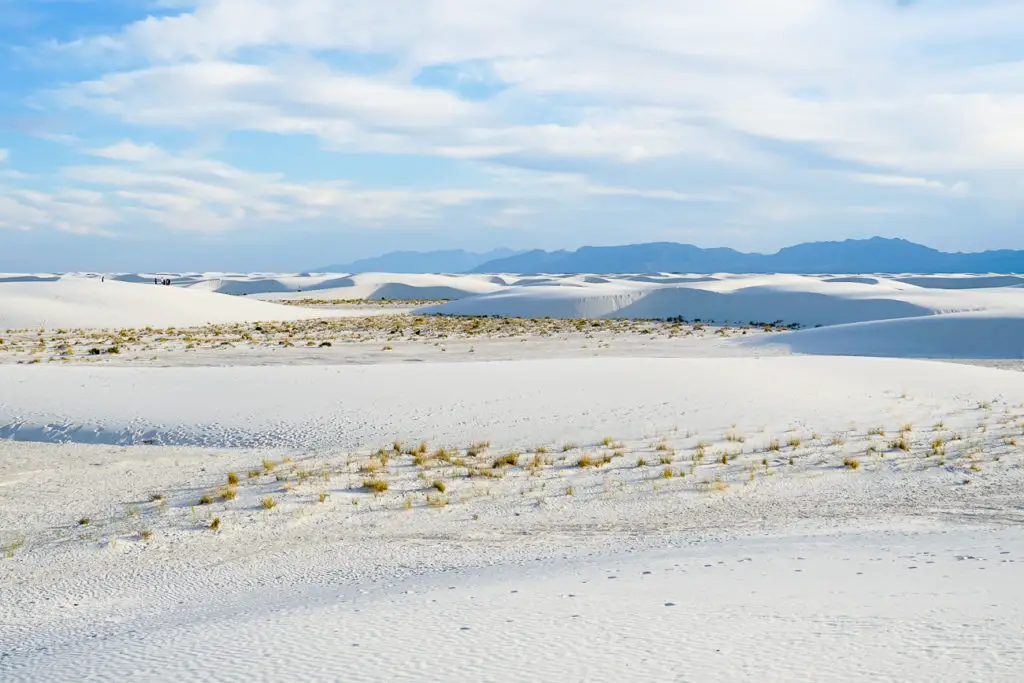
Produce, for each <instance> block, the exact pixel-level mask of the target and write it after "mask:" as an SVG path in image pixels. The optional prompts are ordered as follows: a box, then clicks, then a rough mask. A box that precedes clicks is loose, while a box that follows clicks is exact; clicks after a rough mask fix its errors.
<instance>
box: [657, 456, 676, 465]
mask: <svg viewBox="0 0 1024 683" xmlns="http://www.w3.org/2000/svg"><path fill="white" fill-rule="evenodd" d="M672 460H673V458H672V456H671V455H663V456H661V457H660V458H658V462H660V463H661V464H662V465H671V464H672Z"/></svg>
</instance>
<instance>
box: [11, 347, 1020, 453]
mask: <svg viewBox="0 0 1024 683" xmlns="http://www.w3.org/2000/svg"><path fill="white" fill-rule="evenodd" d="M0 385H2V386H4V387H7V388H8V391H7V392H6V393H5V395H4V396H0V438H13V439H18V440H27V441H55V442H63V441H75V442H84V443H111V444H132V443H142V442H151V443H158V444H178V445H199V446H231V447H292V448H332V447H333V448H354V447H357V446H366V445H368V444H369V445H373V444H376V445H381V444H389V443H391V440H392V439H396V438H398V439H414V440H419V439H427V440H429V441H431V442H432V443H438V442H440V443H455V442H461V441H467V440H473V439H494V440H496V441H500V442H503V443H507V442H512V443H520V444H521V445H522V446H524V447H526V446H529V445H531V444H535V443H537V442H538V441H544V440H552V439H575V438H590V439H592V438H594V435H595V434H599V433H603V432H604V431H606V430H607V429H608V427H607V425H615V428H616V429H617V430H622V431H623V432H626V433H641V432H646V431H648V430H653V429H665V428H668V427H669V426H671V425H683V426H684V427H685V426H686V425H687V424H691V425H692V424H698V423H699V424H706V425H714V426H715V427H716V428H717V429H719V430H722V431H723V432H724V431H725V430H727V429H728V427H729V425H730V424H733V423H738V422H742V423H746V424H751V423H756V424H758V425H761V426H765V425H774V426H775V427H776V428H778V429H782V428H783V426H786V428H788V425H789V422H790V421H791V420H793V419H794V418H795V417H796V416H799V419H800V420H802V421H805V422H810V423H813V424H814V425H815V428H816V429H819V430H826V429H836V430H839V429H844V428H845V426H846V425H847V424H848V422H849V421H850V419H852V415H853V413H854V412H856V413H857V418H856V419H867V420H872V421H891V419H892V417H893V415H897V416H898V419H901V420H903V421H904V422H913V421H916V420H920V419H929V420H930V419H932V417H931V416H930V415H928V416H927V417H923V416H924V415H925V414H927V413H928V411H929V410H930V408H927V405H928V404H927V401H924V397H928V396H967V397H969V399H968V403H970V404H971V405H972V406H973V405H974V404H976V403H977V402H979V401H983V400H984V401H990V400H992V399H994V398H996V397H1002V398H1004V399H1006V400H1008V401H1011V402H1014V403H1019V402H1024V382H1021V375H1020V374H1018V373H1015V372H1010V371H1001V370H994V369H989V368H980V367H970V366H963V365H952V364H945V363H933V362H927V361H914V360H890V359H867V358H846V359H833V358H815V357H786V356H782V357H767V358H703V359H696V358H692V359H691V358H682V359H680V358H596V359H574V360H552V361H506V362H500V361H494V362H478V363H431V364H413V365H407V364H390V365H372V366H335V367H331V366H326V367H311V366H304V367H287V366H284V367H280V366H278V367H223V368H217V367H210V368H184V367H181V368H124V367H81V366H79V367H59V366H57V367H38V366H3V367H0ZM396 387H400V388H401V389H400V390H396ZM440 388H443V391H442V390H440ZM905 394H907V395H912V396H918V397H921V402H915V401H905V400H901V398H900V397H901V396H903V395H905ZM196 397H202V400H198V401H197V400H196ZM971 402H973V403H971ZM852 407H858V408H857V410H856V411H854V410H853V408H852Z"/></svg>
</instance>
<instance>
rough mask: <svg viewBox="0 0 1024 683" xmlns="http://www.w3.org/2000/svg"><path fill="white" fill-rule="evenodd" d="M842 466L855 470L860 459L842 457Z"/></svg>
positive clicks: (858, 465)
mask: <svg viewBox="0 0 1024 683" xmlns="http://www.w3.org/2000/svg"><path fill="white" fill-rule="evenodd" d="M843 467H846V468H848V469H851V470H855V469H857V468H859V467H860V461H859V460H857V458H844V459H843Z"/></svg>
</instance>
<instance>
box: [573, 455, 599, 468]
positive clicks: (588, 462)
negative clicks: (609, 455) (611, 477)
mask: <svg viewBox="0 0 1024 683" xmlns="http://www.w3.org/2000/svg"><path fill="white" fill-rule="evenodd" d="M596 466H597V461H596V460H594V458H592V457H590V454H589V453H585V454H584V455H583V456H581V457H580V459H579V460H577V461H576V467H582V468H587V467H596Z"/></svg>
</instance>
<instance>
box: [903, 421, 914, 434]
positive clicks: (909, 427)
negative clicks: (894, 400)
mask: <svg viewBox="0 0 1024 683" xmlns="http://www.w3.org/2000/svg"><path fill="white" fill-rule="evenodd" d="M900 431H901V432H904V433H906V432H912V431H914V425H912V424H910V423H909V422H907V423H906V424H904V425H903V426H902V427H900Z"/></svg>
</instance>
